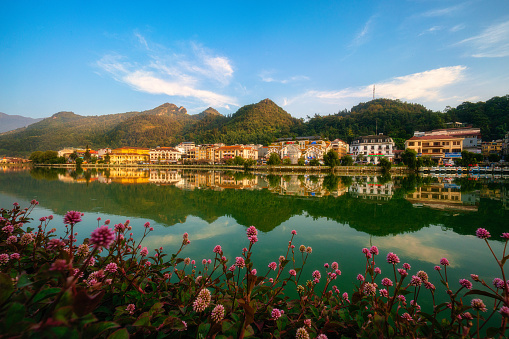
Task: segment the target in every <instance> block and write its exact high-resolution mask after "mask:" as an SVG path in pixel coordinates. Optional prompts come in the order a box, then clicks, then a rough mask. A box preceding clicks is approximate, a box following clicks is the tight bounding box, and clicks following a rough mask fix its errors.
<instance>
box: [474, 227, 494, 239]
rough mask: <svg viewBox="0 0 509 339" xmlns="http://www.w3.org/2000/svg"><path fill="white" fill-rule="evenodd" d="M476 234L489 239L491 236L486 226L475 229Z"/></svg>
mask: <svg viewBox="0 0 509 339" xmlns="http://www.w3.org/2000/svg"><path fill="white" fill-rule="evenodd" d="M475 235H476V236H477V237H478V238H479V239H488V238H489V237H491V234H490V232H488V231H487V230H486V229H485V228H478V229H477V231H475Z"/></svg>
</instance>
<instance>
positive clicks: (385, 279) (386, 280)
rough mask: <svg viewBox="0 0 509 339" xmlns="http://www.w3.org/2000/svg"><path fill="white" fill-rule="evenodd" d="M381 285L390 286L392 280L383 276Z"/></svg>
mask: <svg viewBox="0 0 509 339" xmlns="http://www.w3.org/2000/svg"><path fill="white" fill-rule="evenodd" d="M382 285H383V286H386V287H389V286H392V285H393V282H392V280H391V279H389V278H383V279H382Z"/></svg>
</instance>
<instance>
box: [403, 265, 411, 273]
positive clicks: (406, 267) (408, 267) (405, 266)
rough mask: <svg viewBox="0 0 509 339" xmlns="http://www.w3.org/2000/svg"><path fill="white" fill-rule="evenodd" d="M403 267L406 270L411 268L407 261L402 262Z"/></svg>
mask: <svg viewBox="0 0 509 339" xmlns="http://www.w3.org/2000/svg"><path fill="white" fill-rule="evenodd" d="M403 268H404V269H405V270H407V271H408V270H409V269H410V268H411V266H410V264H409V263H404V264H403Z"/></svg>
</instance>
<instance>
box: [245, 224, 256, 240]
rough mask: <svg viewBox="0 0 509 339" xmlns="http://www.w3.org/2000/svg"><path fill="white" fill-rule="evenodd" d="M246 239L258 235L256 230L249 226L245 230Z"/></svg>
mask: <svg viewBox="0 0 509 339" xmlns="http://www.w3.org/2000/svg"><path fill="white" fill-rule="evenodd" d="M246 234H247V237H248V238H249V237H251V236H253V235H258V230H257V229H256V227H254V226H249V227H248V228H247V230H246Z"/></svg>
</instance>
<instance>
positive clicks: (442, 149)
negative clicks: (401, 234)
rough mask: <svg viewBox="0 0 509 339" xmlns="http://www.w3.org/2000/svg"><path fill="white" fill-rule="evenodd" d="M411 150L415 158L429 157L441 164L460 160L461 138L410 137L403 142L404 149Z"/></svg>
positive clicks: (438, 136) (439, 136)
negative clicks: (415, 155)
mask: <svg viewBox="0 0 509 339" xmlns="http://www.w3.org/2000/svg"><path fill="white" fill-rule="evenodd" d="M407 148H409V149H412V150H414V151H415V152H417V156H430V157H431V158H432V159H434V160H437V161H438V164H442V163H444V162H447V161H451V160H452V159H461V151H462V150H463V138H456V137H452V136H449V135H426V136H422V137H412V138H410V139H408V140H406V141H405V149H407Z"/></svg>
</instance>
